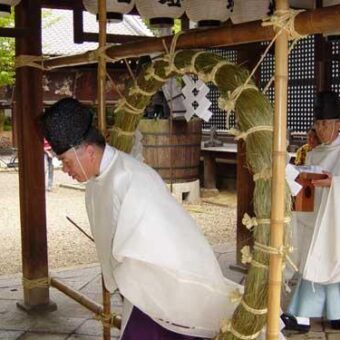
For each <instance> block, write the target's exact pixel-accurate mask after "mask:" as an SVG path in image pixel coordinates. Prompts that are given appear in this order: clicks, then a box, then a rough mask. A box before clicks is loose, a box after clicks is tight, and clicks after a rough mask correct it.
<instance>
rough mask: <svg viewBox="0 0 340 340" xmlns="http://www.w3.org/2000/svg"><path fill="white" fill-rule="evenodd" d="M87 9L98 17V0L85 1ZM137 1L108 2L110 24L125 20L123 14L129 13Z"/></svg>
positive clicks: (111, 0)
mask: <svg viewBox="0 0 340 340" xmlns="http://www.w3.org/2000/svg"><path fill="white" fill-rule="evenodd" d="M83 4H84V7H85V9H86V10H87V11H88V12H90V13H92V14H96V15H98V0H83ZM134 5H135V0H106V13H107V14H106V19H107V21H108V22H120V21H122V20H123V14H126V13H129V12H130V11H131V10H132V9H133V6H134Z"/></svg>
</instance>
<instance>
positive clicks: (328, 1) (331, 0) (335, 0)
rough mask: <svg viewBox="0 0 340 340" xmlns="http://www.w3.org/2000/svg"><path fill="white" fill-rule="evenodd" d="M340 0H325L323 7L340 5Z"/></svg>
mask: <svg viewBox="0 0 340 340" xmlns="http://www.w3.org/2000/svg"><path fill="white" fill-rule="evenodd" d="M339 4H340V0H323V7H329V6H335V5H339Z"/></svg>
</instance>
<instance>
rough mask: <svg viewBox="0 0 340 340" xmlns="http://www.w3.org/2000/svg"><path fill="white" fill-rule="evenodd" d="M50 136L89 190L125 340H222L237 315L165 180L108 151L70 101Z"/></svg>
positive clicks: (86, 114) (49, 119) (46, 129)
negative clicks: (120, 299) (226, 323)
mask: <svg viewBox="0 0 340 340" xmlns="http://www.w3.org/2000/svg"><path fill="white" fill-rule="evenodd" d="M41 122H42V128H43V134H44V135H45V137H46V139H47V140H48V141H49V143H50V144H51V146H52V148H53V150H54V152H55V153H56V154H57V155H58V158H59V160H60V161H62V164H63V171H64V172H66V173H67V174H68V175H69V176H71V177H72V178H74V179H76V180H77V181H79V182H86V195H85V200H86V208H87V214H88V217H89V221H90V225H91V231H92V234H93V237H94V240H95V244H96V249H97V254H98V258H99V261H100V264H101V268H102V272H103V277H104V282H105V286H106V288H107V289H108V290H109V291H110V292H114V291H115V290H116V289H119V291H120V293H121V294H122V295H123V296H124V305H123V318H122V334H121V339H123V340H151V339H152V340H161V339H162V340H163V339H167V340H172V339H176V340H181V339H196V338H212V337H214V336H215V335H216V334H217V332H218V330H219V327H220V325H221V322H222V320H224V319H228V318H230V317H231V315H232V312H233V310H234V308H235V305H233V304H232V303H231V302H230V299H229V294H230V292H231V291H232V290H234V289H235V288H236V287H237V285H236V284H235V283H233V282H232V281H229V280H226V279H225V278H224V277H223V275H222V272H221V270H220V267H219V265H218V262H217V260H216V258H215V256H214V253H213V251H212V249H211V248H210V246H209V244H208V242H207V241H206V239H205V238H204V236H203V235H202V234H201V231H200V230H199V228H198V226H197V225H196V224H195V222H194V220H193V219H192V218H191V217H190V216H189V214H187V213H186V211H185V210H184V209H183V208H182V206H181V205H180V204H178V203H177V201H176V200H175V199H174V198H173V197H172V196H171V194H170V192H169V191H168V189H167V188H166V186H165V184H164V183H163V180H162V179H161V178H160V177H159V175H158V174H157V173H156V172H155V171H154V170H153V169H151V168H150V167H149V166H146V165H145V164H143V163H140V162H139V161H137V160H135V159H134V158H132V157H131V156H129V155H127V154H125V153H123V152H120V151H118V150H117V149H115V148H113V147H111V146H109V145H107V144H105V139H104V137H103V136H102V135H101V134H100V133H99V132H98V131H97V130H96V129H95V128H93V127H92V113H91V111H90V110H89V109H88V108H87V107H85V106H83V105H82V104H81V103H79V102H78V101H77V100H75V99H72V98H64V99H62V100H60V101H59V102H57V103H55V104H54V105H53V106H51V107H50V108H49V109H47V110H46V111H45V113H44V114H43V116H42V118H41Z"/></svg>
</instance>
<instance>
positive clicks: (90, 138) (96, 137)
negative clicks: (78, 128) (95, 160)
mask: <svg viewBox="0 0 340 340" xmlns="http://www.w3.org/2000/svg"><path fill="white" fill-rule="evenodd" d="M81 144H94V145H96V146H98V147H99V148H100V149H102V150H104V148H105V144H106V141H105V137H104V136H103V135H102V134H101V133H100V132H99V130H98V129H96V128H95V127H93V126H92V127H90V129H89V130H88V131H87V133H86V134H85V136H84V137H83V141H82V143H81Z"/></svg>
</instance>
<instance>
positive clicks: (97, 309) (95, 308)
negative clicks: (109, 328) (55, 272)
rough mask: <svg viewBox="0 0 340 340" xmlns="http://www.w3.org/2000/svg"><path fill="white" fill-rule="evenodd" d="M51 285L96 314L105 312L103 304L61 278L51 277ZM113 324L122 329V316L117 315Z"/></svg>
mask: <svg viewBox="0 0 340 340" xmlns="http://www.w3.org/2000/svg"><path fill="white" fill-rule="evenodd" d="M51 286H52V287H54V288H56V289H58V290H59V291H61V292H62V293H64V294H65V295H67V296H68V297H70V298H71V299H72V300H74V301H76V302H78V303H79V304H81V305H82V306H83V307H85V308H87V309H89V310H90V311H91V312H93V313H95V314H96V315H101V314H103V312H104V309H103V306H101V305H100V304H98V303H97V302H95V301H92V300H91V299H89V298H88V297H87V296H85V295H84V294H82V293H80V292H78V291H76V290H74V289H73V288H71V287H69V286H67V285H65V284H64V283H62V282H61V281H60V280H58V279H56V278H54V277H51ZM113 326H114V327H116V328H118V329H120V328H121V318H120V316H116V317H115V318H114V323H113Z"/></svg>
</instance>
